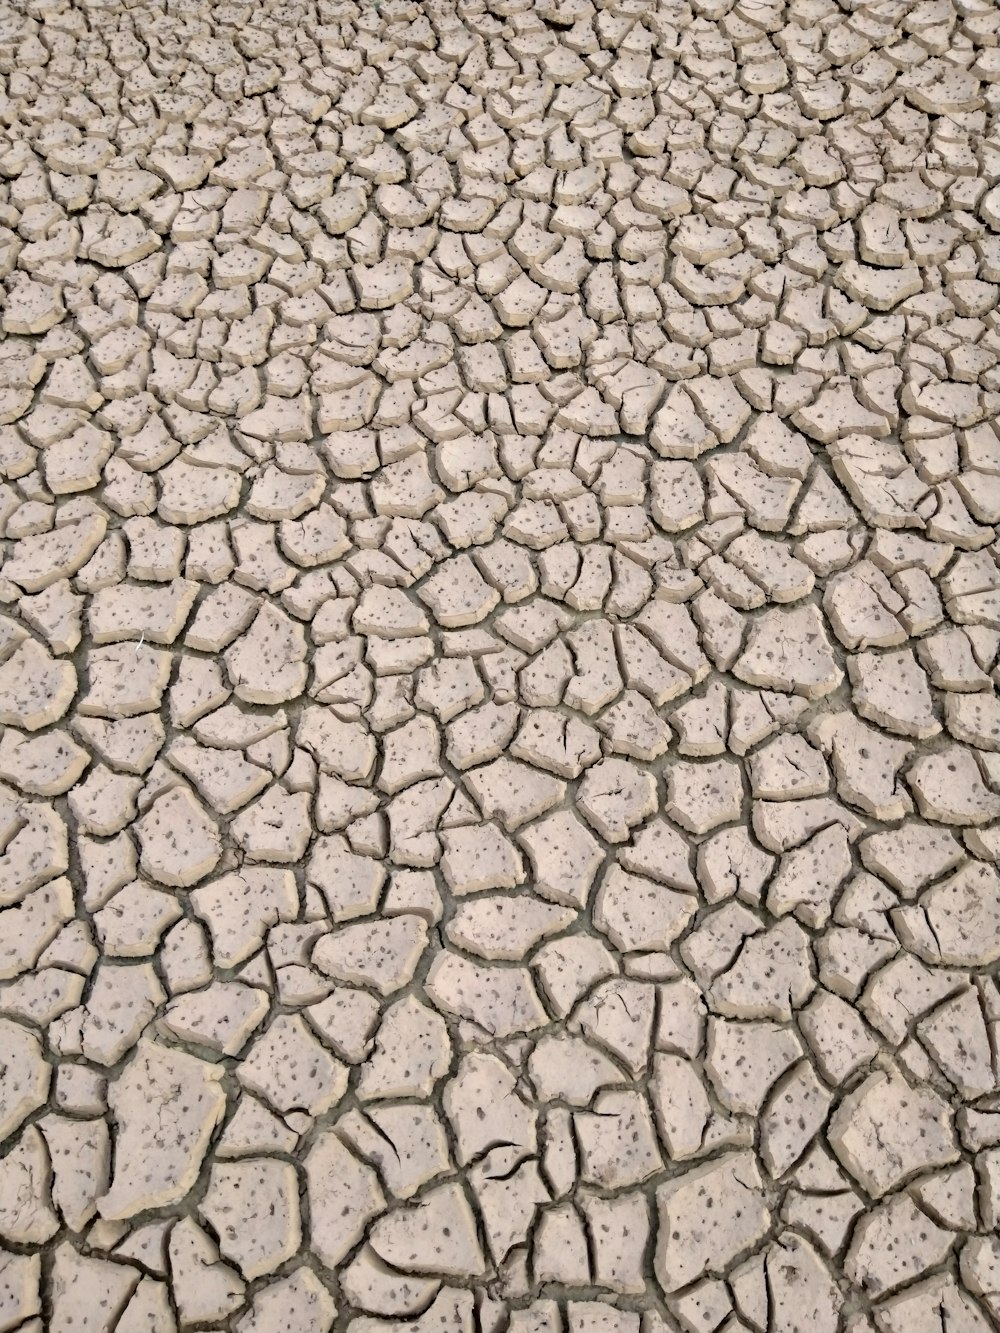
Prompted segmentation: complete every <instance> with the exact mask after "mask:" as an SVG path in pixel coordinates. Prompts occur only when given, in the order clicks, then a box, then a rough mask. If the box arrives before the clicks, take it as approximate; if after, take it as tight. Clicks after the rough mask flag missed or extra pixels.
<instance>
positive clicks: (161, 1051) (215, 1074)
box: [97, 1041, 225, 1220]
mask: <svg viewBox="0 0 1000 1333" xmlns="http://www.w3.org/2000/svg"><path fill="white" fill-rule="evenodd" d="M223 1072H224V1071H223V1068H222V1066H220V1065H213V1064H208V1063H207V1062H205V1061H203V1060H198V1059H196V1058H195V1057H194V1056H191V1055H187V1054H186V1053H184V1052H182V1051H178V1050H173V1049H171V1048H169V1047H164V1046H160V1045H157V1044H155V1043H153V1042H151V1041H144V1042H143V1043H142V1044H141V1045H140V1046H139V1047H138V1048H137V1050H136V1052H135V1054H134V1055H133V1057H132V1059H131V1060H130V1062H129V1064H128V1065H127V1066H126V1068H125V1070H124V1071H123V1072H122V1073H121V1074H120V1075H119V1077H118V1078H117V1079H116V1080H115V1081H114V1082H113V1084H112V1085H111V1088H110V1092H109V1097H108V1103H109V1106H110V1108H111V1110H112V1111H113V1113H114V1116H115V1120H116V1124H117V1133H116V1152H115V1169H114V1174H113V1176H112V1178H111V1184H110V1187H109V1189H108V1192H107V1193H106V1194H105V1195H104V1196H103V1198H101V1199H99V1200H98V1205H97V1206H98V1211H99V1212H100V1214H101V1216H102V1217H104V1218H106V1219H109V1220H120V1219H127V1218H129V1217H134V1216H135V1215H136V1214H137V1213H139V1212H142V1211H144V1210H145V1209H147V1208H156V1207H163V1206H166V1205H169V1204H173V1203H177V1202H179V1201H180V1200H181V1199H183V1198H184V1197H185V1196H186V1195H187V1193H188V1191H189V1190H190V1189H191V1188H192V1186H193V1185H194V1183H195V1181H196V1180H197V1178H198V1174H199V1172H200V1170H201V1164H202V1161H203V1159H204V1156H205V1153H206V1151H207V1148H208V1144H209V1141H210V1139H211V1136H212V1133H213V1131H214V1130H215V1127H216V1125H217V1124H218V1123H219V1122H220V1120H221V1119H222V1116H223V1112H224V1109H225V1095H224V1093H223V1091H222V1088H221V1087H220V1081H221V1079H222V1075H223ZM165 1107H171V1108H172V1110H171V1122H170V1129H169V1131H168V1130H167V1129H166V1127H165V1126H164V1124H163V1122H162V1119H161V1116H162V1111H163V1108H165Z"/></svg>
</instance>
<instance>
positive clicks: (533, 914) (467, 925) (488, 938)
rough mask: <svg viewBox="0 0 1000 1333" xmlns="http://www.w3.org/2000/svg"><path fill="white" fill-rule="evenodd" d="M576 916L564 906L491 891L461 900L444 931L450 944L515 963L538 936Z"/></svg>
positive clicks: (560, 928)
mask: <svg viewBox="0 0 1000 1333" xmlns="http://www.w3.org/2000/svg"><path fill="white" fill-rule="evenodd" d="M576 919H577V914H576V913H575V912H573V911H571V910H570V909H569V908H567V907H559V906H556V905H555V904H551V903H544V902H539V901H538V900H537V899H534V898H529V897H525V896H519V897H515V898H505V897H502V896H500V895H490V896H488V897H482V898H477V899H475V900H474V901H473V902H470V903H460V904H459V905H458V906H457V907H456V909H455V911H454V913H453V915H452V917H451V920H450V921H449V922H448V925H447V927H446V928H445V934H446V935H447V937H448V939H449V940H451V942H452V943H453V944H457V945H458V946H459V948H461V949H464V950H465V951H466V952H467V953H472V954H475V955H476V956H477V957H479V958H485V959H486V960H487V961H491V962H492V961H503V962H512V963H516V962H520V961H521V960H522V959H523V958H525V957H526V955H527V954H529V953H530V952H531V951H532V949H533V948H534V946H535V945H536V944H538V943H539V942H540V941H541V940H544V939H546V938H547V937H548V936H549V935H556V934H559V933H560V932H562V931H563V930H565V929H567V927H569V926H571V925H572V924H573V923H574V921H576ZM536 960H537V955H536Z"/></svg>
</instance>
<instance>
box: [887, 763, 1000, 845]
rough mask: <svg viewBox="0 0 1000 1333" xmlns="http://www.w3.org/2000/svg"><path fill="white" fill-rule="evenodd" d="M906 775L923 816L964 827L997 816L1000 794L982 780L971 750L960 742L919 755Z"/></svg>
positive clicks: (990, 819) (999, 811) (999, 808)
mask: <svg viewBox="0 0 1000 1333" xmlns="http://www.w3.org/2000/svg"><path fill="white" fill-rule="evenodd" d="M906 778H907V782H908V783H909V785H910V787H911V789H912V791H913V795H914V796H915V798H916V802H917V808H918V810H919V811H920V813H921V814H922V815H923V816H924V818H925V819H931V820H934V821H935V822H937V823H940V824H954V825H957V826H959V827H961V828H967V827H970V826H972V827H976V826H978V825H980V824H988V823H990V822H991V821H992V820H994V819H997V818H998V817H1000V795H997V793H996V792H994V791H991V790H990V788H989V787H988V786H987V785H986V784H985V783H984V781H983V775H982V773H981V772H980V768H979V765H978V764H977V763H976V757H975V755H974V753H973V752H972V751H971V750H969V749H967V748H966V747H965V746H964V745H950V746H948V747H947V748H946V749H943V750H940V751H938V752H937V753H936V754H925V755H921V756H919V757H918V758H917V759H916V760H915V761H914V763H913V764H912V765H911V766H910V768H909V770H908V772H907V775H906Z"/></svg>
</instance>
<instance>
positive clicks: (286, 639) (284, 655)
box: [223, 602, 307, 704]
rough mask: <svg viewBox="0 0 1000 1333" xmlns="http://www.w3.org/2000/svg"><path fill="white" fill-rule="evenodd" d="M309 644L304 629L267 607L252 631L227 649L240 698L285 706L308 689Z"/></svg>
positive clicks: (229, 669) (227, 662)
mask: <svg viewBox="0 0 1000 1333" xmlns="http://www.w3.org/2000/svg"><path fill="white" fill-rule="evenodd" d="M305 656H306V641H305V634H304V633H303V630H302V628H301V626H300V625H296V624H295V623H294V621H292V620H290V619H289V617H288V616H286V615H285V614H284V612H282V611H280V610H278V608H277V607H274V606H272V605H271V603H269V602H267V603H265V604H264V605H263V606H262V607H261V609H260V610H259V611H258V613H257V615H256V616H255V618H254V620H253V623H252V624H251V625H250V627H249V629H247V630H246V631H245V633H244V634H243V635H242V636H241V637H240V638H239V639H237V641H236V642H235V643H234V644H233V645H232V646H231V647H229V648H227V649H226V651H225V653H224V655H223V660H224V661H225V665H226V672H227V674H228V676H229V679H230V681H231V683H232V686H233V689H234V691H235V693H236V696H237V698H239V699H243V700H244V701H245V702H246V703H251V704H281V703H285V702H287V701H288V700H290V699H296V698H298V696H299V695H300V694H302V693H303V691H304V690H305V686H306V676H307V669H306V662H305Z"/></svg>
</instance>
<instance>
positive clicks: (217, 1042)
mask: <svg viewBox="0 0 1000 1333" xmlns="http://www.w3.org/2000/svg"><path fill="white" fill-rule="evenodd" d="M269 1008H270V997H269V996H268V994H267V992H266V991H264V990H257V989H255V988H253V987H250V986H244V985H242V984H241V983H240V982H238V981H217V982H212V983H211V984H210V985H209V986H207V987H206V988H205V989H204V990H199V991H195V992H193V993H189V994H187V995H181V996H178V997H176V998H175V999H173V1000H171V1002H170V1003H169V1004H168V1005H167V1006H166V1008H165V1009H164V1011H163V1014H162V1015H161V1017H160V1018H159V1020H158V1023H157V1026H158V1027H159V1029H160V1031H161V1032H163V1033H164V1034H166V1035H169V1036H172V1037H175V1038H177V1040H179V1041H183V1042H186V1043H190V1044H191V1045H193V1046H203V1047H205V1048H206V1049H208V1050H212V1051H218V1052H219V1053H220V1054H221V1055H238V1054H239V1053H240V1051H242V1050H243V1048H244V1046H245V1045H246V1044H247V1041H248V1040H249V1038H250V1034H251V1033H252V1032H254V1031H255V1030H256V1028H258V1027H259V1026H260V1024H261V1023H262V1022H263V1021H264V1018H265V1016H266V1014H267V1011H268V1009H269Z"/></svg>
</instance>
